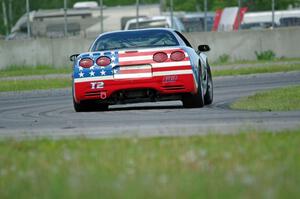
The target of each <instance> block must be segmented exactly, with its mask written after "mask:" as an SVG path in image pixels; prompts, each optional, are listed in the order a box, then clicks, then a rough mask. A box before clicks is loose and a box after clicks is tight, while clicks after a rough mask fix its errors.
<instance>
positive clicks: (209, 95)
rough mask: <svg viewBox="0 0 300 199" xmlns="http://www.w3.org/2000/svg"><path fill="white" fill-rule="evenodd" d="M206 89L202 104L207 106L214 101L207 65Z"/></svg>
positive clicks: (210, 75) (211, 81) (210, 76)
mask: <svg viewBox="0 0 300 199" xmlns="http://www.w3.org/2000/svg"><path fill="white" fill-rule="evenodd" d="M207 66H208V67H207V75H208V76H207V87H206V93H205V95H204V104H205V105H209V104H211V103H212V102H213V99H214V88H213V80H212V74H211V70H210V66H209V65H207Z"/></svg>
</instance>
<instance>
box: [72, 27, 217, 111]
mask: <svg viewBox="0 0 300 199" xmlns="http://www.w3.org/2000/svg"><path fill="white" fill-rule="evenodd" d="M209 50H210V48H209V46H208V45H199V46H198V50H197V51H196V50H194V49H193V48H192V46H191V44H190V43H189V42H188V40H187V39H186V38H185V37H184V36H183V35H182V34H181V33H180V32H178V31H176V30H173V29H168V28H154V29H138V30H127V31H114V32H108V33H103V34H101V35H99V36H98V37H97V38H96V40H95V41H94V42H93V43H92V45H91V47H90V49H89V51H88V52H84V53H81V54H74V55H71V56H70V60H71V61H72V62H73V74H72V76H73V85H72V94H73V103H74V109H75V111H76V112H82V111H94V110H97V111H98V110H100V111H102V110H108V107H109V105H114V104H126V103H137V102H149V101H150V102H155V101H166V100H181V101H182V103H183V107H185V108H197V107H203V106H204V105H208V104H211V103H212V101H213V81H212V74H211V69H210V66H209V64H208V61H207V55H206V54H205V52H206V51H209Z"/></svg>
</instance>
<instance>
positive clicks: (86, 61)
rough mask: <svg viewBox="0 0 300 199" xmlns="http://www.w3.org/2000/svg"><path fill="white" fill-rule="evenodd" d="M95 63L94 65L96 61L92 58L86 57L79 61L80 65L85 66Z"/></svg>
mask: <svg viewBox="0 0 300 199" xmlns="http://www.w3.org/2000/svg"><path fill="white" fill-rule="evenodd" d="M93 65H94V61H93V60H92V59H90V58H84V59H82V60H80V62H79V66H81V67H83V68H89V67H91V66H93Z"/></svg>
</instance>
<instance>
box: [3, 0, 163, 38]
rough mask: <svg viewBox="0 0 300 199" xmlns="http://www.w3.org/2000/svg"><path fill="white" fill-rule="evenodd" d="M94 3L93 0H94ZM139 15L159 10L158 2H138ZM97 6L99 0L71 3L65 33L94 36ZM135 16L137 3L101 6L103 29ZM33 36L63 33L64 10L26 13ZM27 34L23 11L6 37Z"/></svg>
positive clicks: (98, 29)
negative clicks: (90, 3)
mask: <svg viewBox="0 0 300 199" xmlns="http://www.w3.org/2000/svg"><path fill="white" fill-rule="evenodd" d="M95 3H96V2H95ZM139 13H140V15H142V16H155V15H159V13H160V5H159V4H153V5H140V9H139ZM100 16H101V14H100V7H99V6H98V4H97V3H96V4H93V5H87V4H78V3H76V4H74V7H73V8H72V9H68V10H67V27H68V28H67V30H68V36H84V37H96V36H97V35H99V33H100V32H101V18H100ZM124 17H130V18H134V17H136V6H135V5H132V6H122V7H121V6H116V7H104V9H103V27H104V32H107V31H113V30H120V29H121V19H122V18H124ZM29 19H30V27H31V35H32V37H50V38H57V37H63V36H64V25H65V20H64V10H63V9H51V10H37V11H31V12H30V15H29ZM19 38H27V15H26V14H24V15H23V16H22V17H21V18H20V19H19V20H18V21H17V23H16V24H15V25H14V27H13V28H12V30H11V34H10V35H9V36H8V39H19Z"/></svg>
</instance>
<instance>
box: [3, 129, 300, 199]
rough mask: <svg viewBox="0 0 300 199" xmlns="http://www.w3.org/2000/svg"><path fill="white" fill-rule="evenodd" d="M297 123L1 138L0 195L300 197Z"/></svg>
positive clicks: (71, 196) (15, 196)
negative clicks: (202, 132)
mask: <svg viewBox="0 0 300 199" xmlns="http://www.w3.org/2000/svg"><path fill="white" fill-rule="evenodd" d="M299 146H300V129H298V130H295V131H292V132H282V133H276V134H273V133H267V132H246V133H240V134H235V135H217V134H212V135H206V136H193V137H171V138H125V139H124V138H123V139H93V140H92V139H85V138H78V139H70V140H31V141H28V140H27V141H17V140H2V141H0V198H3V199H5V198H24V199H26V198H64V199H65V198H66V199H67V198H151V199H152V198H299V197H300V189H299V184H300V172H299V168H300V150H299Z"/></svg>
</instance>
